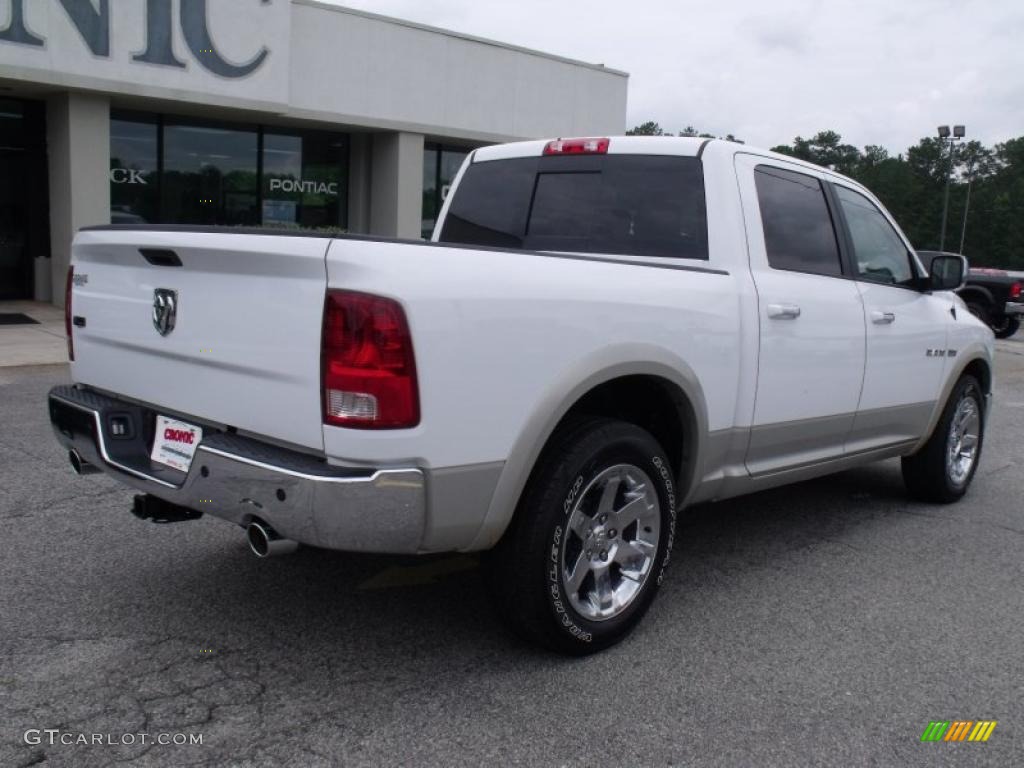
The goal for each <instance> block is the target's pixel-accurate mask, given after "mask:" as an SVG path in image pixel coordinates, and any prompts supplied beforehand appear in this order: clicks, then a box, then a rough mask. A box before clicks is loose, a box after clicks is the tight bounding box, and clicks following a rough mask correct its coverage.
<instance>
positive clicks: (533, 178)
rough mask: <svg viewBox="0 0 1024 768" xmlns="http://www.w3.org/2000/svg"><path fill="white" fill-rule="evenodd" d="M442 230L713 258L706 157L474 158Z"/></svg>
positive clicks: (524, 245) (504, 240)
mask: <svg viewBox="0 0 1024 768" xmlns="http://www.w3.org/2000/svg"><path fill="white" fill-rule="evenodd" d="M439 239H440V241H441V242H443V243H461V244H467V245H478V246H495V247H501V248H513V249H516V248H520V249H524V250H531V251H563V252H570V253H594V254H616V255H628V256H654V257H665V258H683V259H701V260H707V258H708V244H707V208H706V203H705V197H704V172H703V167H702V165H701V161H700V160H699V159H698V158H696V157H678V156H669V155H633V154H618V155H617V154H602V155H588V156H544V157H522V158H511V159H501V160H487V161H483V162H479V161H478V162H474V163H472V164H470V165H469V166H468V167H467V168H466V170H465V172H464V173H463V176H462V179H461V181H460V182H459V185H458V187H457V188H456V190H455V195H454V198H453V199H452V202H451V207H450V208H449V210H448V214H447V217H446V218H445V221H444V225H443V227H442V229H441V234H440V237H439Z"/></svg>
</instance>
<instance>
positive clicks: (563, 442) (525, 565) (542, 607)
mask: <svg viewBox="0 0 1024 768" xmlns="http://www.w3.org/2000/svg"><path fill="white" fill-rule="evenodd" d="M621 467H632V468H633V469H634V470H635V469H639V470H641V472H634V473H633V474H629V472H628V471H626V470H622V469H619V468H621ZM616 472H625V473H626V474H625V475H623V478H624V479H615V477H614V475H615V473H616ZM609 473H612V481H611V482H607V481H606V483H605V484H606V485H609V486H611V485H612V484H613V483H614V488H613V489H612V491H611V492H610V493H609V494H607V496H608V498H609V499H610V503H611V504H612V508H613V512H612V513H611V515H612V517H611V519H612V521H614V519H615V516H616V512H615V511H614V510H618V511H621V508H622V507H624V506H625V504H626V503H627V496H624V495H620V493H625V490H624V489H625V488H626V487H629V488H630V489H631V490H630V491H629V493H630V494H631V495H630V496H628V499H629V500H635V499H636V494H638V493H640V494H642V496H643V499H644V500H645V503H644V505H643V506H642V507H640V508H641V509H643V510H644V512H643V514H644V515H647V516H650V517H649V519H648V522H647V523H644V526H645V527H644V531H647V532H648V533H647V534H641V533H640V524H641V523H640V522H639V521H638V522H637V523H636V524H634V526H627V529H624V530H622V531H616V530H615V529H614V528H608V527H606V525H605V524H604V523H602V524H601V525H598V524H597V523H598V520H599V518H600V517H601V515H599V514H598V511H599V510H598V507H597V506H593V505H594V503H595V492H598V491H599V490H600V487H599V484H600V483H601V478H602V477H609ZM643 474H646V476H647V479H648V480H650V486H648V485H647V483H646V482H643V483H641V484H639V485H637V484H635V480H636V478H641V479H642V475H643ZM620 487H621V488H622V490H617V489H620ZM648 487H650V489H651V490H652V491H653V493H654V494H656V498H657V508H656V509H655V508H654V505H653V501H654V496H653V495H652V494H651V493H650V492H649V491H648V490H647V489H648ZM639 488H643V489H644V490H643V491H639V490H637V489H639ZM601 495H602V494H601V493H599V492H598V493H597V496H598V497H601ZM613 496H614V498H612V497H613ZM620 499H621V502H620ZM603 500H604V499H603V497H602V498H598V499H597V502H600V501H603ZM616 504H621V506H615V505H616ZM588 505H590V506H588ZM675 505H676V495H675V489H674V484H673V481H672V472H671V470H670V464H669V461H668V459H667V457H666V456H665V452H664V451H663V450H662V448H661V446H660V445H658V443H657V441H656V440H655V439H654V438H653V437H651V435H650V434H649V433H647V432H646V431H644V430H643V429H640V428H639V427H637V426H635V425H633V424H629V423H626V422H621V421H614V420H611V419H604V418H586V419H581V420H578V421H574V422H573V423H571V424H569V425H568V426H566V427H565V428H563V429H561V430H560V432H559V433H557V434H556V435H555V436H554V437H553V438H552V440H551V442H550V444H549V446H548V447H547V448H546V449H545V451H544V452H543V454H542V456H541V458H540V459H539V460H538V462H537V466H536V467H535V468H534V470H533V473H532V475H531V476H530V480H529V482H528V483H527V487H526V490H525V491H524V493H523V496H522V498H521V499H520V502H519V505H518V507H517V509H516V514H515V517H514V518H513V521H512V524H511V525H510V527H509V529H508V531H506V533H505V535H504V536H503V537H502V540H501V541H500V542H499V543H498V545H497V547H495V548H494V549H493V550H492V551H491V552H488V553H487V555H486V556H485V558H484V574H485V578H486V581H487V585H488V588H489V591H490V593H491V595H492V597H493V601H494V605H495V608H496V609H497V611H498V614H499V616H500V618H501V619H502V620H503V621H504V622H505V623H506V624H507V625H508V626H509V628H510V629H512V630H513V631H514V632H515V633H516V634H518V635H519V636H520V637H523V638H524V639H526V640H528V641H530V642H534V643H538V644H540V645H543V646H545V647H547V648H549V649H552V650H554V651H558V652H560V653H565V654H569V655H574V656H583V655H586V654H590V653H594V652H596V651H600V650H602V649H604V648H607V647H609V646H610V645H613V644H614V643H617V642H618V641H619V640H621V639H622V638H623V637H625V636H626V634H627V633H629V631H630V630H632V629H633V627H635V626H636V625H637V623H638V622H639V621H640V619H641V618H642V617H643V615H644V613H645V612H646V611H647V609H648V607H649V606H650V604H651V601H652V600H653V599H654V596H655V593H656V592H657V590H658V586H659V585H660V583H661V581H662V579H663V577H664V574H665V567H666V566H667V565H668V561H669V557H670V556H671V551H672V541H673V538H674V536H675V524H676V509H675ZM602 508H605V507H602ZM635 508H637V507H634V509H635ZM584 515H589V516H587V517H584ZM604 517H605V518H607V517H608V515H604ZM570 520H585V521H588V522H586V523H585V525H584V526H583V527H584V529H585V530H584V531H582V532H581V533H585V535H586V537H587V539H588V540H589V542H591V543H589V544H587V543H584V540H583V538H582V536H581V535H580V534H577V532H576V530H574V529H570V525H569V522H570ZM654 520H657V521H658V524H657V527H655V524H654ZM629 528H632V531H630V530H628V529H629ZM595 530H598V531H599V533H598V534H597V535H595V533H594V532H595ZM652 530H655V531H656V536H657V541H656V544H655V542H649V543H648V544H645V545H644V546H645V547H649V549H648V550H647V553H648V554H647V555H646V557H645V559H644V560H643V561H644V563H645V564H646V566H647V567H646V570H645V571H644V574H645V575H644V576H643V577H642V579H640V578H635V577H631V578H630V579H629V582H626V581H623V579H625V578H626V576H624V575H622V574H623V573H624V571H623V566H620V565H619V564H618V563H617V562H616V561H617V559H618V558H619V555H620V554H621V553H625V552H627V551H633V552H637V551H639V550H638V549H637V548H636V547H635V546H634V547H631V548H627V545H628V544H631V543H633V542H631V541H630V535H633V536H634V537H635V538H636V539H639V537H641V536H649V535H651V534H650V531H652ZM592 537H593V538H592ZM606 537H610V538H606ZM616 538H617V539H618V541H614V539H616ZM593 542H597V544H596V546H595V544H593ZM573 547H575V551H574V552H571V553H570V550H571V549H572V548H573ZM584 547H587V548H586V549H584ZM620 548H621V553H620ZM591 552H593V553H594V554H593V555H591V556H590V558H589V559H587V560H584V554H585V553H587V554H589V553H591ZM651 553H653V554H651ZM622 556H623V557H625V555H624V554H623V555H622ZM563 558H564V561H563ZM576 558H579V560H577V559H576ZM595 558H601V562H598V561H597V560H596V559H595ZM569 560H572V561H573V563H574V565H575V568H579V567H581V563H582V564H583V567H584V569H585V570H584V571H582V572H586V571H587V570H589V569H591V568H594V569H596V570H595V571H594V572H593V573H591V574H590V575H588V576H585V577H584V582H583V584H581V585H580V586H578V587H577V588H576V591H575V592H569V590H568V588H567V584H566V579H565V576H566V574H565V571H564V568H565V566H564V563H565V562H568V561H569ZM637 562H639V561H637ZM604 563H607V565H605V564H604ZM630 567H632V566H626V570H629V568H630ZM575 568H574V571H575ZM616 568H618V569H619V570H618V571H615V569H616ZM598 571H600V572H601V573H602V574H604V575H603V578H605V579H607V580H608V581H607V582H602V583H606V584H608V585H612V584H615V585H617V586H615V587H614V590H615V591H616V593H618V590H619V588H620V587H624V588H625V590H627V591H628V590H630V589H634V590H636V591H635V592H634V595H633V597H632V598H630V599H629V601H628V602H627V601H624V602H623V603H622V606H621V608H620V609H616V610H620V612H618V613H614V614H613V615H609V616H608V617H604V618H597V619H593V618H591V617H588V616H586V615H584V614H583V613H581V612H580V611H579V610H577V608H575V607H574V605H573V600H577V601H581V598H580V594H581V592H582V591H584V590H585V589H588V588H589V589H593V590H595V592H594V594H596V590H597V587H596V581H595V579H596V578H597V576H596V573H597V572H598ZM586 579H591V581H590V582H587V581H586ZM637 583H639V584H640V586H639V587H635V586H634V585H635V584H637ZM588 584H589V585H590V586H589V587H587V586H585V585H588ZM606 594H607V593H606ZM570 595H571V596H572V599H570ZM586 607H587V606H584V608H586ZM591 607H592V608H593V610H598V608H596V607H593V606H591Z"/></svg>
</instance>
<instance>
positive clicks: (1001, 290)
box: [921, 251, 1024, 339]
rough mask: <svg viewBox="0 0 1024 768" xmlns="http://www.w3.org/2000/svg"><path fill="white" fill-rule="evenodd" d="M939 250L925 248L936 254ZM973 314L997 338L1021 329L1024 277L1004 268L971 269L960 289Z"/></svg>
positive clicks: (926, 255) (926, 253) (928, 253)
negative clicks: (1018, 276) (1023, 279)
mask: <svg viewBox="0 0 1024 768" xmlns="http://www.w3.org/2000/svg"><path fill="white" fill-rule="evenodd" d="M938 253H939V252H938V251H922V252H921V255H922V256H923V257H924V258H926V259H929V258H933V257H934V256H936V255H938ZM957 293H958V294H959V296H960V298H961V299H963V300H964V303H966V304H967V309H968V310H969V311H970V313H971V314H972V315H974V316H975V317H977V318H978V319H979V320H981V322H983V323H985V325H987V326H988V327H989V328H991V329H992V332H993V333H995V335H996V338H997V339H1008V338H1010V337H1011V336H1013V335H1014V334H1015V333H1017V331H1018V330H1020V322H1021V316H1022V315H1024V295H1022V281H1021V280H1020V278H1016V277H1012V276H1011V275H1009V274H1008V273H1007V272H1006V271H1004V270H1001V269H971V270H970V271H969V272H968V273H967V279H966V281H965V282H964V287H963V288H961V289H960V290H959V291H957Z"/></svg>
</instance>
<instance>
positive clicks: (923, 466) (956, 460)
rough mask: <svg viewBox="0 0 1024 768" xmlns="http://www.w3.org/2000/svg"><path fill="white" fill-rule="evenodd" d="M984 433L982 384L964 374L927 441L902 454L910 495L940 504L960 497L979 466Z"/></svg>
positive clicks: (904, 473) (904, 474) (906, 483)
mask: <svg viewBox="0 0 1024 768" xmlns="http://www.w3.org/2000/svg"><path fill="white" fill-rule="evenodd" d="M984 437H985V406H984V398H983V396H982V393H981V387H980V386H979V385H978V381H977V379H975V378H974V377H973V376H964V377H962V378H961V379H960V380H959V381H958V382H957V383H956V386H955V387H953V391H952V393H951V394H950V396H949V401H948V402H947V403H946V407H945V408H944V409H943V411H942V416H940V417H939V423H938V424H936V425H935V431H934V432H933V433H932V436H931V437H930V438H928V442H927V443H925V444H924V447H922V448H921V450H919V451H918V452H917V453H915V454H914V455H913V456H906V457H904V458H903V482H904V484H905V485H906V486H907V490H908V491H909V492H910V495H911V496H913V497H914V498H917V499H920V500H921V501H931V502H938V503H940V504H949V503H951V502H954V501H957V500H958V499H960V498H961V497H962V496H963V495H964V494H965V493H966V492H967V487H968V486H969V485H970V484H971V480H972V479H973V478H974V473H975V472H976V471H977V469H978V461H979V460H980V459H981V446H982V442H983V440H984Z"/></svg>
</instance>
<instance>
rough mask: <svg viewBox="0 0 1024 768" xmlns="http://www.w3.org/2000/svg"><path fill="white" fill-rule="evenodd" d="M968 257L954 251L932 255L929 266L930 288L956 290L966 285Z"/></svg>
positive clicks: (934, 289)
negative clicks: (953, 252)
mask: <svg viewBox="0 0 1024 768" xmlns="http://www.w3.org/2000/svg"><path fill="white" fill-rule="evenodd" d="M967 270H968V265H967V259H966V258H965V257H964V256H960V255H957V254H952V253H943V254H939V255H938V256H933V257H932V262H931V264H930V265H929V266H928V274H929V285H928V287H929V289H930V290H933V291H956V290H959V289H960V288H963V287H964V283H965V282H966V280H967Z"/></svg>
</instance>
